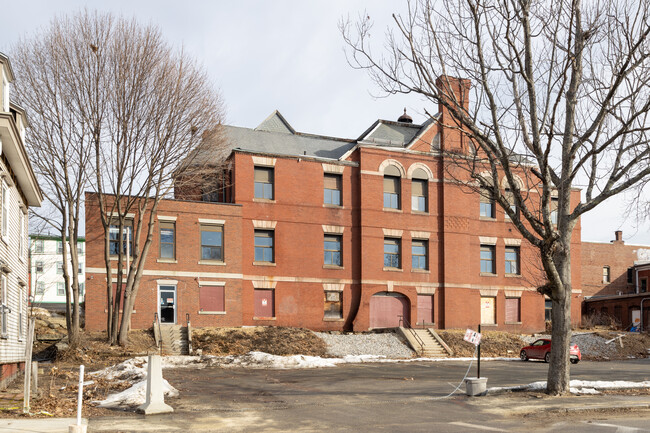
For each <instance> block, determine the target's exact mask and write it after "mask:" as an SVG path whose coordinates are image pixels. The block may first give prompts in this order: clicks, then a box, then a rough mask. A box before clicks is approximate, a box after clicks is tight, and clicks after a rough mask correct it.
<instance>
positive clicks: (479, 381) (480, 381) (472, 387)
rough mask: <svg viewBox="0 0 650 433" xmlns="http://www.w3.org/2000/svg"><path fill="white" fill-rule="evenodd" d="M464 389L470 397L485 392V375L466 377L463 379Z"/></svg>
mask: <svg viewBox="0 0 650 433" xmlns="http://www.w3.org/2000/svg"><path fill="white" fill-rule="evenodd" d="M465 391H466V393H467V395H469V396H470V397H474V396H481V395H485V394H487V377H468V378H467V379H465Z"/></svg>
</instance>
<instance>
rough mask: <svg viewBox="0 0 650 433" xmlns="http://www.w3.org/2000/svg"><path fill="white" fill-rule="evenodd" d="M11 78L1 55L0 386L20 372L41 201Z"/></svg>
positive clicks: (21, 113)
mask: <svg viewBox="0 0 650 433" xmlns="http://www.w3.org/2000/svg"><path fill="white" fill-rule="evenodd" d="M13 80H14V75H13V72H12V69H11V64H10V62H9V59H8V58H7V57H6V56H4V55H3V54H1V53H0V384H4V383H6V381H7V380H9V379H11V378H12V377H13V376H14V375H15V374H16V373H17V372H18V370H19V368H21V367H23V366H24V361H25V344H26V341H27V338H26V337H27V292H28V265H27V263H28V249H29V243H28V235H27V233H28V222H27V221H28V218H27V215H28V209H29V207H30V206H40V204H41V201H42V199H43V197H42V194H41V190H40V189H39V187H38V184H37V182H36V177H35V176H34V172H33V170H32V167H31V165H30V163H29V159H28V158H27V153H26V151H25V145H24V139H25V128H26V127H27V117H26V115H25V111H24V110H23V109H22V108H20V107H19V106H17V105H15V104H14V103H12V102H11V100H10V91H11V83H12V82H13Z"/></svg>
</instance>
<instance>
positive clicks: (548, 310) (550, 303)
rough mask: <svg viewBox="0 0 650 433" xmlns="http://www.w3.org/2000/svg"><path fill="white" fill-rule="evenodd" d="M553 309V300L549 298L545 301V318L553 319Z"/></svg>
mask: <svg viewBox="0 0 650 433" xmlns="http://www.w3.org/2000/svg"><path fill="white" fill-rule="evenodd" d="M552 310H553V301H551V300H549V299H547V300H545V301H544V320H545V321H547V322H550V321H551V317H552V316H551V311H552Z"/></svg>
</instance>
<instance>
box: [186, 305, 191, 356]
mask: <svg viewBox="0 0 650 433" xmlns="http://www.w3.org/2000/svg"><path fill="white" fill-rule="evenodd" d="M185 319H186V320H187V353H188V354H189V355H191V354H192V327H191V326H190V313H186V314H185Z"/></svg>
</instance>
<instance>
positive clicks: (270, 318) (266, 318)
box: [253, 317, 276, 320]
mask: <svg viewBox="0 0 650 433" xmlns="http://www.w3.org/2000/svg"><path fill="white" fill-rule="evenodd" d="M253 320H276V318H275V317H253Z"/></svg>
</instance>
